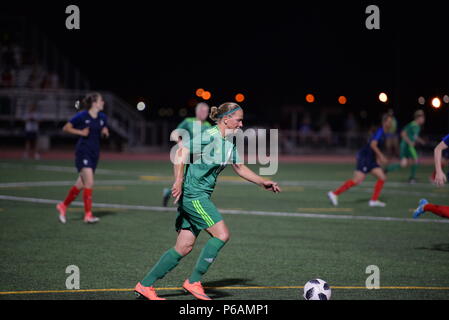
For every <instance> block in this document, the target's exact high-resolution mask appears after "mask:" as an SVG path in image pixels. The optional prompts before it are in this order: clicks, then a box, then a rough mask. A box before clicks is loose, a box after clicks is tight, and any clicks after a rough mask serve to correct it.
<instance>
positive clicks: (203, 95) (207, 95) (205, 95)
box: [201, 91, 212, 100]
mask: <svg viewBox="0 0 449 320" xmlns="http://www.w3.org/2000/svg"><path fill="white" fill-rule="evenodd" d="M211 97H212V94H211V93H210V92H209V91H204V92H203V94H202V96H201V98H203V99H204V100H209V99H210V98H211Z"/></svg>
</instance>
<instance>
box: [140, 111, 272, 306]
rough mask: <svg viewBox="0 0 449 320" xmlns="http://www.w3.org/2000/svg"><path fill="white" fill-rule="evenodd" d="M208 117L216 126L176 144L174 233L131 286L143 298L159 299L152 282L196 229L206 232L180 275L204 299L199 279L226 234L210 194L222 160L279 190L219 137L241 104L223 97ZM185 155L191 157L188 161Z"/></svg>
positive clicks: (185, 250) (234, 123) (234, 121)
mask: <svg viewBox="0 0 449 320" xmlns="http://www.w3.org/2000/svg"><path fill="white" fill-rule="evenodd" d="M210 118H211V119H212V120H213V121H215V122H216V123H217V124H216V126H214V127H212V128H211V129H208V130H206V131H205V132H204V133H202V134H201V135H200V136H199V137H198V136H196V137H194V138H193V139H191V141H190V143H188V144H187V143H184V142H183V145H182V146H180V148H179V149H178V150H177V153H176V159H174V160H175V161H174V171H175V182H174V184H173V187H172V195H173V197H174V198H175V203H178V202H179V207H178V216H177V218H176V223H175V226H176V231H177V232H178V237H177V240H176V244H175V246H174V247H173V248H171V249H169V250H168V251H166V252H165V253H164V254H163V255H162V257H161V258H160V259H159V261H158V262H157V263H156V265H155V266H154V267H153V268H152V269H151V270H150V272H149V273H148V274H147V275H146V276H145V278H144V279H143V280H142V281H141V282H139V283H138V284H137V285H136V287H135V292H136V293H137V294H138V295H140V296H143V297H144V298H147V299H149V300H163V299H162V298H159V297H158V296H157V294H156V291H155V289H154V287H153V285H154V283H155V282H156V281H157V280H159V279H162V278H163V277H164V276H165V275H166V274H167V273H168V272H169V271H171V270H172V269H173V268H175V267H176V266H177V265H178V263H179V261H180V260H181V259H182V258H183V257H185V256H186V255H188V254H189V253H190V252H191V250H192V248H193V246H194V244H195V241H196V239H197V237H198V235H199V233H200V231H201V230H206V231H207V233H209V235H210V236H211V238H210V239H209V241H207V243H206V245H205V246H204V248H203V250H202V251H201V253H200V256H199V258H198V261H197V263H196V265H195V268H194V270H193V272H192V274H191V275H190V277H189V278H188V279H186V280H185V281H184V284H183V288H184V289H185V290H186V291H188V292H190V293H191V294H193V295H194V296H195V297H196V298H197V299H200V300H210V298H209V297H208V296H207V295H206V294H205V293H204V289H203V287H202V285H201V282H200V281H201V278H202V276H203V275H204V274H205V273H206V272H207V270H208V269H209V267H210V265H211V264H212V262H213V261H214V260H215V259H216V258H217V255H218V253H219V251H220V250H221V248H223V246H224V245H225V243H226V242H227V241H228V240H229V231H228V227H227V226H226V224H225V222H224V220H223V218H222V216H221V214H220V212H219V211H218V210H217V208H216V207H215V205H214V204H213V203H212V201H211V199H210V197H211V195H212V192H213V190H214V188H215V183H216V180H217V177H218V175H219V174H220V172H221V171H222V170H223V169H224V168H225V167H226V165H227V164H232V167H233V169H234V171H235V172H236V173H237V174H238V175H239V176H240V177H242V178H244V179H246V180H248V181H250V182H253V183H255V184H257V185H259V186H261V187H263V188H265V189H266V190H269V191H272V192H275V193H277V192H280V191H281V189H280V188H279V186H278V184H277V183H276V182H273V181H267V180H265V179H263V178H262V177H260V176H258V175H257V174H256V173H254V172H253V171H251V170H250V169H249V168H248V167H247V166H245V165H244V164H242V163H241V161H240V159H239V156H238V152H237V149H236V146H235V145H234V144H233V143H231V142H230V141H228V140H227V139H225V136H226V134H229V131H231V132H234V131H235V130H237V129H240V128H241V127H242V126H243V123H242V121H243V110H242V108H241V107H240V106H239V105H237V104H235V103H224V104H222V105H221V106H220V107H218V108H217V107H212V109H211V114H210ZM191 157H193V162H192V163H190V164H188V162H190V161H189V158H191Z"/></svg>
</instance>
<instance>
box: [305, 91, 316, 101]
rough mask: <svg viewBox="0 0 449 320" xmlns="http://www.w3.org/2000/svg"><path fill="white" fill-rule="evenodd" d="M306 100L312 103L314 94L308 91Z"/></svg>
mask: <svg viewBox="0 0 449 320" xmlns="http://www.w3.org/2000/svg"><path fill="white" fill-rule="evenodd" d="M306 101H307V102H308V103H314V102H315V96H314V95H313V94H311V93H309V94H308V95H306Z"/></svg>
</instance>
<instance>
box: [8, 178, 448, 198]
mask: <svg viewBox="0 0 449 320" xmlns="http://www.w3.org/2000/svg"><path fill="white" fill-rule="evenodd" d="M171 182H172V181H171V180H169V179H167V180H166V181H164V180H158V181H150V180H96V181H95V184H96V185H98V186H111V185H127V186H132V185H164V186H170V185H171ZM73 183H74V180H70V181H31V182H5V183H0V189H1V188H20V187H60V186H71V185H73ZM219 184H232V185H234V184H239V185H241V184H250V183H249V182H247V181H228V180H224V181H219ZM279 185H280V186H281V188H282V186H289V187H290V186H295V187H308V188H314V189H320V190H325V191H329V190H332V189H334V188H336V187H337V186H338V185H339V183H338V182H336V181H328V182H327V183H323V181H280V182H279ZM403 186H407V187H408V188H410V189H413V187H412V186H409V185H408V184H404V185H403ZM390 187H391V186H390V184H387V185H386V187H385V189H384V190H383V191H382V193H383V194H391V195H400V196H402V195H404V196H415V197H417V198H423V197H432V198H447V197H448V196H449V194H448V193H446V192H441V193H440V192H438V193H436V192H420V191H418V190H416V191H413V190H395V189H394V188H393V189H392V188H390ZM432 187H433V188H435V186H432ZM441 190H442V191H444V190H445V189H441ZM351 192H364V193H372V192H373V187H369V186H368V183H365V184H363V185H362V186H357V187H354V188H353V189H352V190H351Z"/></svg>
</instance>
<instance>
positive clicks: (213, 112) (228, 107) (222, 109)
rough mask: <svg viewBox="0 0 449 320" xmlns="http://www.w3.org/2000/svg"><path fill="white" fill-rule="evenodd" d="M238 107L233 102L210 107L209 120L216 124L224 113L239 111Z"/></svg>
mask: <svg viewBox="0 0 449 320" xmlns="http://www.w3.org/2000/svg"><path fill="white" fill-rule="evenodd" d="M239 108H240V106H239V105H238V104H237V103H234V102H226V103H223V104H222V105H220V106H219V107H211V108H210V114H209V118H211V120H213V121H215V122H218V121H219V120H220V119H221V118H223V115H224V114H225V113H228V112H230V111H232V110H234V109H239Z"/></svg>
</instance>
